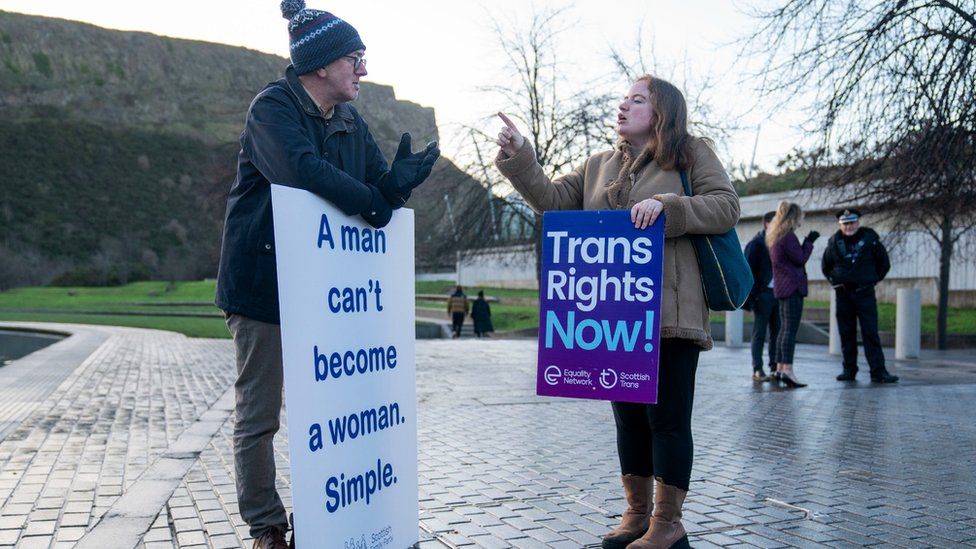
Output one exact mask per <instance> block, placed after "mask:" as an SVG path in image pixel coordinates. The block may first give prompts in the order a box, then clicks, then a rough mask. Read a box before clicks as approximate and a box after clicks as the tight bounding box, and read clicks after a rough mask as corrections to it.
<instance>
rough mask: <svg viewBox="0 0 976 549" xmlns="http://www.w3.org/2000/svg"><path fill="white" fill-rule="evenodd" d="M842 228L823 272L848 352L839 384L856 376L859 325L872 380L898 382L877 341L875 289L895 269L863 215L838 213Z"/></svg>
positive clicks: (843, 346) (831, 243) (829, 247)
mask: <svg viewBox="0 0 976 549" xmlns="http://www.w3.org/2000/svg"><path fill="white" fill-rule="evenodd" d="M836 215H837V221H838V222H839V223H840V229H839V230H838V231H837V232H836V233H834V235H833V236H831V237H830V240H829V241H828V242H827V249H826V250H825V251H824V255H823V261H822V262H821V268H822V269H823V274H824V276H825V277H827V280H828V281H830V284H831V285H832V286H833V287H834V291H835V292H836V294H837V327H838V329H839V330H840V344H841V349H842V351H843V354H844V371H843V372H842V373H841V374H840V375H838V376H837V380H838V381H854V379H855V377H856V376H857V323H858V322H860V323H861V338H862V339H863V340H864V354H865V356H866V358H867V360H868V366H870V368H871V381H873V382H876V383H894V382H896V381H898V376H893V375H891V374H890V373H888V370H887V369H885V359H884V352H883V351H882V350H881V339H880V338H879V337H878V302H877V300H876V299H875V296H874V285H875V284H877V283H878V282H880V281H881V280H883V279H884V277H885V275H887V274H888V270H889V269H890V268H891V262H890V261H889V260H888V252H887V251H886V250H885V247H884V245H883V244H882V243H881V238H880V237H879V236H878V233H876V232H875V231H874V230H873V229H869V228H867V227H862V226H861V212H860V211H859V210H856V209H854V208H848V209H845V210H843V211H840V212H837V214H836Z"/></svg>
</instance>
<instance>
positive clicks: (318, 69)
mask: <svg viewBox="0 0 976 549" xmlns="http://www.w3.org/2000/svg"><path fill="white" fill-rule="evenodd" d="M281 11H282V15H283V16H284V17H285V19H287V20H288V32H289V37H290V46H291V64H290V65H289V66H288V67H287V68H286V69H285V75H284V78H281V79H280V80H277V81H275V82H272V83H270V84H268V85H267V86H266V87H265V88H264V89H263V90H262V91H261V92H260V93H258V95H257V97H255V98H254V100H253V101H252V102H251V106H250V108H249V109H248V112H247V118H246V121H245V124H244V131H243V132H242V133H241V139H240V141H241V151H240V153H239V156H238V165H237V178H236V180H235V181H234V184H233V186H232V187H231V190H230V195H229V196H228V198H227V214H226V220H225V222H224V233H223V243H222V247H221V253H220V268H219V272H218V275H217V295H216V304H217V306H218V307H220V308H221V309H222V310H223V311H224V313H225V315H226V317H227V326H228V328H229V329H230V332H231V334H232V335H233V337H234V346H235V349H236V352H237V372H238V378H237V381H236V383H235V385H234V386H235V390H236V397H237V403H236V408H235V414H236V421H235V425H234V464H235V471H236V481H237V502H238V505H239V508H240V513H241V517H242V518H243V519H244V521H245V522H246V523H247V524H248V527H249V530H250V535H251V536H252V537H253V538H254V547H255V548H262V549H263V548H276V549H278V548H284V547H287V545H286V543H285V533H286V532H287V530H288V516H287V513H286V511H285V507H284V505H283V504H282V502H281V498H280V497H279V495H278V492H277V490H276V489H275V476H276V475H275V458H274V442H273V439H274V435H275V433H276V432H277V431H278V428H279V417H280V415H281V404H282V402H281V400H282V398H281V396H282V395H281V393H282V382H283V375H284V373H283V371H282V363H281V329H280V326H279V324H280V320H279V309H278V284H277V276H276V270H275V269H276V266H275V248H274V244H275V241H274V232H273V224H272V215H271V183H276V184H280V185H287V186H289V187H294V188H298V189H304V190H307V191H310V192H312V193H315V194H316V195H318V196H320V197H322V198H324V199H325V200H328V201H329V202H331V203H332V204H333V205H334V206H336V207H337V208H339V209H340V210H342V211H343V212H344V213H346V214H347V215H360V216H362V218H363V219H364V220H366V222H368V223H369V224H370V225H372V226H373V227H377V228H379V227H383V226H385V225H386V224H387V223H388V222H389V221H390V218H391V216H392V215H393V210H394V209H396V208H399V207H400V206H402V205H403V204H404V203H405V202H406V200H407V198H409V196H410V192H411V190H412V189H414V188H415V187H416V186H417V185H420V184H421V183H422V182H423V181H424V180H425V179H426V177H427V176H428V175H429V174H430V171H431V168H432V166H433V164H434V161H435V160H436V159H437V156H438V155H439V151H438V149H437V147H436V144H433V143H432V144H431V145H429V146H428V147H427V148H426V149H424V150H422V151H420V152H419V153H411V151H410V136H409V134H404V136H403V139H402V140H401V143H400V148H399V150H398V151H397V155H396V158H395V159H394V160H393V165H392V166H391V167H390V166H388V165H387V163H386V159H385V158H384V157H383V153H381V152H380V150H379V148H378V147H377V146H376V143H375V142H374V140H373V137H372V135H371V134H370V132H369V129H368V128H367V126H366V123H365V122H364V121H363V119H362V117H361V116H360V115H359V113H358V112H357V111H356V109H355V108H353V107H352V105H350V104H349V102H350V101H352V100H354V99H356V97H357V96H358V95H359V86H360V80H361V79H362V78H363V77H364V76H366V74H367V73H366V59H365V58H364V57H363V54H364V51H365V48H366V47H365V46H364V45H363V42H362V40H361V39H360V38H359V33H358V32H356V29H355V28H353V26H352V25H350V24H349V23H347V22H346V21H344V20H342V19H340V18H338V17H336V16H335V15H333V14H331V13H329V12H325V11H319V10H313V9H306V8H305V3H304V1H302V0H286V1H285V2H282V3H281Z"/></svg>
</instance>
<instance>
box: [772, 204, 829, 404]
mask: <svg viewBox="0 0 976 549" xmlns="http://www.w3.org/2000/svg"><path fill="white" fill-rule="evenodd" d="M802 223H803V209H802V208H800V206H799V204H796V203H793V202H788V201H786V200H784V201H782V202H780V203H779V206H777V208H776V216H775V217H773V221H772V223H770V224H769V230H767V231H766V246H767V247H769V259H770V261H771V262H772V264H773V295H774V296H775V297H776V299H777V300H778V301H779V318H780V330H779V338H778V339H777V342H776V344H777V349H778V351H779V363H777V364H776V373H775V374H773V376H774V378H775V379H777V380H780V381H782V382H783V383H785V384H786V385H787V386H788V387H791V388H798V387H806V384H805V383H800V381H799V380H798V379H797V378H796V374H795V373H794V372H793V351H794V349H795V348H796V333H797V331H798V330H799V329H800V318H801V317H802V316H803V298H805V297H806V296H807V270H806V264H807V260H808V259H810V254H812V253H813V243H814V241H815V240H817V239H818V238H820V233H818V232H817V231H810V232H809V233H808V234H807V236H806V238H804V239H803V242H802V243H801V242H800V239H799V238H797V236H796V230H797V229H799V228H800V225H801V224H802Z"/></svg>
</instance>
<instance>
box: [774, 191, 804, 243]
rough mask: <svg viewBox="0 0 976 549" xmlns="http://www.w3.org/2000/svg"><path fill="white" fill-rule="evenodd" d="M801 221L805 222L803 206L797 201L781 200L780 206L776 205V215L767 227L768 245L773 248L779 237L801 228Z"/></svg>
mask: <svg viewBox="0 0 976 549" xmlns="http://www.w3.org/2000/svg"><path fill="white" fill-rule="evenodd" d="M801 223H803V208H801V207H800V205H799V204H797V203H796V202H790V201H788V200H783V201H781V202H780V203H779V206H776V215H775V216H774V217H773V220H772V221H770V222H769V228H768V229H766V247H768V248H772V247H773V244H776V243H777V242H779V239H781V238H783V237H784V236H786V235H787V234H788V233H791V232H793V231H795V230H797V229H798V228H800V224H801Z"/></svg>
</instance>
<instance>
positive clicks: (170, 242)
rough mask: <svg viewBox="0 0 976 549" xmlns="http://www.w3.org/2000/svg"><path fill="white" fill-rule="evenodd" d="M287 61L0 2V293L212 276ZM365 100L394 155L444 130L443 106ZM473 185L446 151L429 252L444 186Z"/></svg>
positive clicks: (383, 97) (421, 230)
mask: <svg viewBox="0 0 976 549" xmlns="http://www.w3.org/2000/svg"><path fill="white" fill-rule="evenodd" d="M282 25H284V22H282ZM283 39H284V38H283ZM287 63H288V61H287V60H286V59H284V58H281V57H278V56H274V55H268V54H264V53H259V52H255V51H251V50H247V49H244V48H236V47H231V46H224V45H219V44H209V43H204V42H197V41H191V40H179V39H172V38H164V37H159V36H155V35H152V34H147V33H140V32H122V31H114V30H107V29H102V28H98V27H95V26H92V25H88V24H83V23H77V22H72V21H65V20H59V19H50V18H44V17H35V16H28V15H20V14H14V13H10V12H3V11H0V161H2V165H3V170H4V175H3V177H2V178H0V289H3V288H7V287H11V286H18V285H24V284H39V283H48V282H54V283H59V284H112V283H125V282H128V281H130V280H133V279H144V278H156V279H170V280H172V279H193V278H201V277H205V276H213V275H214V274H215V272H216V265H217V253H218V245H219V239H220V232H221V226H222V225H221V224H222V222H223V214H224V207H225V199H226V193H227V191H228V190H229V188H230V184H231V182H232V180H233V177H234V172H235V170H236V155H237V152H238V148H239V146H238V144H237V141H238V138H239V134H240V131H241V129H242V126H243V120H244V116H245V114H246V112H247V108H248V105H249V104H250V101H251V99H252V98H253V97H254V95H255V94H256V93H257V92H258V91H259V90H260V89H261V88H262V87H264V85H265V84H266V83H268V82H269V81H272V80H275V79H277V78H280V77H281V75H282V73H283V70H284V68H285V66H286V65H287ZM355 106H356V108H357V109H359V111H360V112H361V113H362V114H363V116H364V118H365V119H366V120H367V122H368V123H369V124H370V130H371V131H372V133H373V135H374V137H375V138H376V141H377V143H378V144H379V145H380V148H381V149H382V150H383V151H384V152H385V153H386V154H387V155H388V158H392V155H393V152H394V151H395V149H396V145H397V143H398V142H399V138H400V134H401V132H404V131H409V132H411V133H412V134H413V136H414V138H415V142H417V143H424V142H426V141H427V140H430V139H436V138H437V126H436V123H435V119H434V112H433V109H430V108H426V107H421V106H419V105H416V104H413V103H410V102H405V101H399V100H397V99H396V96H395V94H394V91H393V89H392V88H390V87H389V86H381V85H376V84H371V83H369V82H365V83H364V85H363V88H362V92H361V95H360V98H359V99H358V100H357V101H356V103H355ZM474 184H475V183H474V182H473V180H472V179H471V178H470V177H468V176H467V175H466V174H464V173H463V172H461V171H460V170H458V169H457V168H456V167H455V166H453V165H452V164H451V163H450V161H449V160H446V159H442V160H441V162H440V163H439V164H438V166H437V168H436V169H435V171H434V174H433V175H432V176H431V178H430V180H429V181H428V183H427V184H426V185H425V188H423V189H421V190H419V191H418V192H417V193H416V195H415V197H414V199H413V200H411V204H410V206H411V207H413V208H414V209H415V210H416V211H417V226H418V234H421V235H423V238H418V250H420V249H425V248H424V246H425V245H426V244H429V242H428V240H427V239H430V238H450V235H439V234H435V233H434V231H432V230H431V228H433V227H439V226H440V225H441V224H442V223H441V218H442V217H443V216H442V215H440V214H439V213H438V212H439V211H440V210H441V209H443V194H444V193H445V192H450V190H451V189H454V188H455V187H456V186H458V185H460V186H462V187H463V186H471V185H474ZM428 248H430V249H437V247H436V246H435V247H430V246H428ZM428 259H429V258H426V257H418V264H424V263H425V261H427V260H428ZM435 263H436V261H435Z"/></svg>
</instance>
